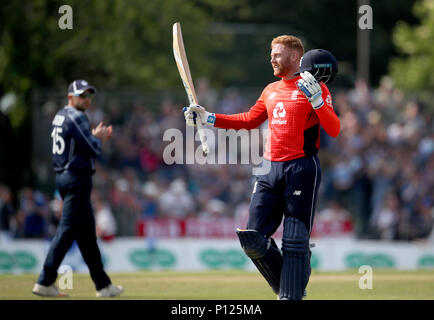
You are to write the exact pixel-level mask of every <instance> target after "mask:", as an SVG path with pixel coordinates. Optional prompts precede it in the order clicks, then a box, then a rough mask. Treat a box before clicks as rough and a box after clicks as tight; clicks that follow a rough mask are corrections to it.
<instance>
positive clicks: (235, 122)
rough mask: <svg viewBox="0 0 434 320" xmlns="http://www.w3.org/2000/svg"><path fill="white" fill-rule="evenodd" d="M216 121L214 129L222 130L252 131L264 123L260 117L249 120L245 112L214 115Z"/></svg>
mask: <svg viewBox="0 0 434 320" xmlns="http://www.w3.org/2000/svg"><path fill="white" fill-rule="evenodd" d="M215 117H216V120H215V123H214V127H217V128H223V129H235V130H240V129H247V130H250V129H254V128H257V127H259V126H260V125H261V123H263V122H264V121H265V119H262V118H260V117H258V118H251V117H250V116H249V114H248V113H247V112H245V113H237V114H231V115H227V114H217V113H216V114H215Z"/></svg>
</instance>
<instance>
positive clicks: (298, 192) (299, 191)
mask: <svg viewBox="0 0 434 320" xmlns="http://www.w3.org/2000/svg"><path fill="white" fill-rule="evenodd" d="M292 195H293V196H300V195H301V190H295V191H294V193H293V194H292Z"/></svg>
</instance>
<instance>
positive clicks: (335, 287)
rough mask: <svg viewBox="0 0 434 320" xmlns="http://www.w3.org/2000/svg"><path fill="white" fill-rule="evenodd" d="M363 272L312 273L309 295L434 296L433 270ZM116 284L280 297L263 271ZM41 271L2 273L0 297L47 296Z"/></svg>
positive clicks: (125, 277)
mask: <svg viewBox="0 0 434 320" xmlns="http://www.w3.org/2000/svg"><path fill="white" fill-rule="evenodd" d="M361 276H362V275H361V274H358V272H357V270H354V271H346V272H319V271H315V270H314V271H313V273H312V276H311V278H310V282H309V285H308V288H307V289H308V296H307V298H306V300H309V299H321V300H329V299H333V300H341V299H346V300H353V299H363V300H364V299H369V300H376V299H394V300H396V299H418V300H422V299H429V300H433V299H434V270H420V271H406V272H404V271H388V270H381V271H380V270H375V269H374V274H373V289H365V290H361V289H359V286H358V284H359V279H360V277H361ZM110 277H111V279H112V281H113V283H115V284H122V285H123V286H124V288H125V293H124V294H123V295H122V296H121V299H145V300H153V299H156V300H165V299H174V300H190V299H198V300H249V299H253V300H257V299H258V300H275V299H276V296H275V295H274V294H273V293H272V291H271V289H270V288H269V287H268V285H267V284H266V282H265V280H264V279H263V278H262V277H261V276H260V274H259V273H258V272H242V271H212V272H194V273H193V272H171V271H161V272H152V271H144V272H136V273H128V274H110ZM36 279H37V275H34V274H24V275H0V299H1V300H5V299H46V298H41V297H37V296H34V295H33V294H32V293H31V289H32V286H33V284H34V283H35V281H36ZM64 291H66V292H67V293H68V294H69V295H70V298H69V299H95V289H94V287H93V283H92V281H91V280H90V277H89V275H88V274H74V277H73V289H72V290H64Z"/></svg>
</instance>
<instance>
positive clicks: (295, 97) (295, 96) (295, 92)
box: [291, 89, 299, 100]
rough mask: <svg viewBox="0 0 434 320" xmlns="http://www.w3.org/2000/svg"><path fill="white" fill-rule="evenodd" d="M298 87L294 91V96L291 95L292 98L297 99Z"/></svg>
mask: <svg viewBox="0 0 434 320" xmlns="http://www.w3.org/2000/svg"><path fill="white" fill-rule="evenodd" d="M298 91H299V90H298V89H297V90H294V91H292V96H291V100H297V96H298Z"/></svg>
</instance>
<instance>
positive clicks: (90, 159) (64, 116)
mask: <svg viewBox="0 0 434 320" xmlns="http://www.w3.org/2000/svg"><path fill="white" fill-rule="evenodd" d="M52 128H53V129H52V131H51V138H52V142H53V166H54V171H55V172H57V173H59V172H63V171H66V170H68V171H71V172H76V173H80V174H82V173H84V174H86V173H87V174H93V173H95V164H94V158H96V157H97V156H99V155H100V154H101V140H100V139H98V138H97V137H95V136H94V135H92V133H91V130H90V125H89V119H88V118H87V116H86V114H85V113H84V112H83V111H80V110H77V109H75V108H73V107H70V106H65V107H64V108H63V109H62V110H60V111H59V112H57V114H56V116H55V117H54V119H53V122H52Z"/></svg>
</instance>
